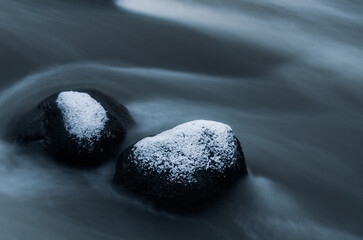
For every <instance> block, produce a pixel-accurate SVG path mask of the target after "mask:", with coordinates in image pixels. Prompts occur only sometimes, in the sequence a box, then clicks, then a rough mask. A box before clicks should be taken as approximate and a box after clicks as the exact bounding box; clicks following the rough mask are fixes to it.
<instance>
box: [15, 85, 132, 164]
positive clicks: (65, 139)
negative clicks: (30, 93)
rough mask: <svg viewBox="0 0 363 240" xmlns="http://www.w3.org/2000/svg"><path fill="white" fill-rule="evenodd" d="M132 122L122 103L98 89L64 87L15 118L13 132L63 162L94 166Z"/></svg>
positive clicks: (117, 143) (116, 143) (121, 136)
mask: <svg viewBox="0 0 363 240" xmlns="http://www.w3.org/2000/svg"><path fill="white" fill-rule="evenodd" d="M132 122H133V121H132V118H131V117H130V115H129V113H128V111H127V109H126V108H125V107H124V106H122V105H121V104H119V103H118V102H116V101H115V100H114V99H112V98H110V97H108V96H106V95H104V94H103V93H101V92H99V91H95V90H85V91H63V92H59V93H56V94H54V95H52V96H50V97H49V98H47V99H45V100H44V101H43V102H41V103H40V104H39V105H38V106H37V108H36V109H34V110H32V111H31V112H30V113H28V114H27V115H26V116H25V117H22V118H20V119H19V120H17V124H15V131H13V132H15V134H13V136H14V135H15V139H16V141H17V142H19V143H25V144H29V143H31V144H32V146H40V147H41V148H42V149H44V150H45V151H46V152H47V153H49V154H50V155H52V156H54V157H55V158H56V159H57V160H60V161H61V162H63V163H68V164H72V165H75V166H86V167H93V166H97V165H99V164H101V163H102V162H104V161H105V160H107V159H108V158H109V157H110V156H111V155H112V154H113V153H114V152H115V151H116V149H117V147H118V146H119V145H120V143H121V142H122V140H123V139H124V137H125V135H126V130H127V128H128V127H129V126H130V125H131V124H132ZM34 142H35V143H36V144H34Z"/></svg>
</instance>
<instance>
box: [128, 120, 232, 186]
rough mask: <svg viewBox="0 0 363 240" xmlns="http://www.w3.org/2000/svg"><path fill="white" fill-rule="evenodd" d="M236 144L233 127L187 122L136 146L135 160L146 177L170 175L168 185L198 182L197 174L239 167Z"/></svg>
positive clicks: (134, 148) (211, 123) (215, 123)
mask: <svg viewBox="0 0 363 240" xmlns="http://www.w3.org/2000/svg"><path fill="white" fill-rule="evenodd" d="M236 151H237V140H236V138H235V135H234V133H233V132H232V129H231V127H230V126H228V125H226V124H223V123H219V122H214V121H206V120H197V121H192V122H187V123H184V124H181V125H179V126H176V127H175V128H173V129H170V130H167V131H165V132H162V133H160V134H158V135H156V136H154V137H147V138H144V139H142V140H141V141H139V142H137V143H136V144H135V145H134V147H133V149H132V152H133V156H130V157H132V158H133V159H134V161H136V164H137V166H139V168H140V169H141V170H142V171H143V172H144V173H146V174H147V172H150V171H156V172H157V173H158V174H167V178H168V181H170V182H176V183H182V184H185V185H186V184H189V183H195V182H197V179H196V178H195V173H196V171H198V170H207V169H213V170H216V171H219V172H224V171H225V170H226V169H227V168H230V167H232V166H234V165H235V163H236V159H237V158H236Z"/></svg>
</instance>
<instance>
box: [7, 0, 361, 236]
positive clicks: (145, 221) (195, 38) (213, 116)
mask: <svg viewBox="0 0 363 240" xmlns="http://www.w3.org/2000/svg"><path fill="white" fill-rule="evenodd" d="M362 12H363V4H362V2H361V1H358V0H306V1H297V0H259V1H255V0H224V1H216V0H184V1H182V0H118V1H114V2H112V1H109V0H78V1H75V0H0V88H1V92H0V116H1V121H0V134H1V136H4V134H5V133H6V130H7V129H8V128H9V126H10V125H11V124H12V119H14V118H15V117H18V116H20V115H21V114H23V113H25V112H26V111H27V110H29V109H30V108H32V107H34V106H36V105H37V103H39V102H40V101H41V100H42V99H44V98H45V97H47V96H49V95H51V94H52V93H54V92H57V91H60V90H63V89H73V88H95V89H99V90H101V91H103V92H105V93H107V94H109V95H110V96H113V97H114V98H115V99H117V100H118V101H119V102H121V103H123V104H124V105H125V106H127V107H128V109H129V110H130V112H131V114H132V116H133V117H134V118H135V120H136V122H137V125H136V127H135V128H134V129H132V130H131V132H130V133H129V135H128V137H127V139H126V142H125V144H124V146H123V148H124V147H126V146H128V145H129V144H131V143H132V142H134V141H136V140H138V139H140V138H142V137H144V136H147V135H150V134H155V133H158V132H160V131H162V130H166V129H168V128H171V127H173V126H175V125H177V124H180V123H183V122H186V121H189V120H195V119H210V120H217V121H221V122H225V123H227V124H229V125H231V127H232V128H233V129H234V131H235V133H236V135H237V136H238V138H239V139H240V141H241V143H242V146H243V149H244V152H245V156H246V159H247V164H248V168H249V172H250V174H249V176H248V177H247V178H246V179H244V180H242V181H240V182H239V184H238V185H237V186H235V188H234V189H233V190H232V191H230V192H228V193H226V194H225V196H223V197H222V198H220V199H218V200H216V201H215V202H213V204H211V205H209V206H207V207H206V208H205V209H202V210H200V211H197V212H194V213H188V214H175V213H168V212H164V211H160V210H156V209H154V208H153V207H152V206H151V205H150V204H148V203H145V202H142V201H140V200H139V199H138V198H136V197H134V196H130V195H128V194H127V193H125V192H119V191H118V190H116V189H115V188H114V186H113V185H112V183H111V179H112V176H113V173H114V162H110V163H108V164H106V165H105V166H103V167H101V168H99V169H96V170H91V171H90V170H87V171H81V170H76V169H71V168H65V167H60V166H58V165H57V164H55V163H54V162H53V161H52V160H51V159H49V157H47V156H39V155H36V154H32V153H29V152H27V151H24V150H23V149H21V148H20V147H17V146H14V145H12V144H9V143H7V142H6V141H5V140H1V141H0V203H1V205H0V239H1V240H2V239H4V240H15V239H21V240H23V239H26V240H32V239H34V240H40V239H46V240H49V239H54V240H57V239H70V240H73V239H74V240H80V239H87V240H92V239H97V240H99V239H102V240H108V239H158V240H160V239H241V240H242V239H247V240H248V239H251V240H254V239H276V240H282V239H288V240H290V239H294V240H295V239H303V240H305V239H316V240H324V239H329V240H331V239H337V240H345V239H349V240H356V239H362V237H363V174H362V172H363V152H362V147H363V124H362V123H363V108H362V106H363V94H362V92H363V81H362V80H363V69H362V66H361V64H362V62H363V47H362V46H363V44H362V42H363V15H362Z"/></svg>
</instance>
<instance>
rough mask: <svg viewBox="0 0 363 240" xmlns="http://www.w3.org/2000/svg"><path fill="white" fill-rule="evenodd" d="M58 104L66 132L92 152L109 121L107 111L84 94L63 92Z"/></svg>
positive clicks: (59, 96)
mask: <svg viewBox="0 0 363 240" xmlns="http://www.w3.org/2000/svg"><path fill="white" fill-rule="evenodd" d="M56 102H57V105H58V107H59V109H60V110H61V112H62V115H63V120H64V123H65V127H66V130H67V131H68V132H69V133H70V134H72V135H74V136H75V137H76V139H77V141H78V143H79V144H81V145H83V146H85V147H88V148H89V149H90V150H92V149H93V142H94V141H97V140H99V139H100V138H101V132H102V130H103V129H104V127H105V124H106V122H107V121H108V117H107V112H106V110H105V109H104V108H103V107H102V105H101V104H100V103H99V102H97V101H96V100H95V99H93V98H92V97H91V96H90V95H89V94H87V93H82V92H75V91H66V92H61V93H60V94H59V95H58V98H57V100H56Z"/></svg>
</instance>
